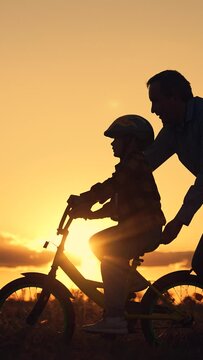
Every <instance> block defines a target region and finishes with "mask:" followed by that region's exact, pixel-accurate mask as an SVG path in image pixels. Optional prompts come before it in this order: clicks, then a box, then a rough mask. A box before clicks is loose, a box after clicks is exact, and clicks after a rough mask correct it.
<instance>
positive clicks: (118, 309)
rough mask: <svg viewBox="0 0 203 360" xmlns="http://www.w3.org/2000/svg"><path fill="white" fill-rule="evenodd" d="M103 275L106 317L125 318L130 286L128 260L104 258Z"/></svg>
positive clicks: (102, 262) (102, 264)
mask: <svg viewBox="0 0 203 360" xmlns="http://www.w3.org/2000/svg"><path fill="white" fill-rule="evenodd" d="M101 273H102V279H103V284H104V308H105V316H108V317H114V316H116V317H124V311H125V302H126V297H127V294H128V286H129V285H128V277H129V262H128V260H127V259H122V258H112V257H104V258H103V259H102V261H101Z"/></svg>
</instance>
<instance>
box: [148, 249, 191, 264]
mask: <svg viewBox="0 0 203 360" xmlns="http://www.w3.org/2000/svg"><path fill="white" fill-rule="evenodd" d="M192 256H193V251H177V252H160V251H155V252H152V253H147V254H145V256H144V263H143V266H168V265H171V264H177V263H179V264H181V267H183V268H189V267H190V266H191V260H192Z"/></svg>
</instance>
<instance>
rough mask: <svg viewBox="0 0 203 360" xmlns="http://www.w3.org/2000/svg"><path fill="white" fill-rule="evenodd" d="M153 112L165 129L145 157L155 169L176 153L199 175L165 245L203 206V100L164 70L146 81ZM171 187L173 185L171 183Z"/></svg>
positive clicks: (165, 233) (169, 228) (173, 73)
mask: <svg viewBox="0 0 203 360" xmlns="http://www.w3.org/2000/svg"><path fill="white" fill-rule="evenodd" d="M147 87H148V90H149V99H150V101H151V104H152V106H151V112H152V113H155V114H156V115H157V116H158V117H159V118H160V120H161V121H162V123H163V128H162V129H161V131H160V132H159V134H158V136H157V137H156V139H155V141H154V143H153V145H151V146H150V148H148V149H147V151H146V156H147V158H148V160H149V162H150V164H151V166H152V169H153V170H155V169H156V168H158V167H159V166H160V165H161V164H163V163H164V162H165V161H166V160H167V159H169V158H170V157H171V156H172V155H173V154H177V156H178V158H179V160H180V161H181V163H182V164H183V165H184V166H185V167H186V168H187V169H188V170H189V171H190V172H191V173H192V174H193V175H195V176H196V179H195V182H194V184H193V185H192V186H191V187H190V188H189V190H188V192H187V194H186V195H185V198H184V201H183V205H182V206H181V208H180V210H179V211H178V213H177V214H176V216H175V217H174V219H173V220H171V221H170V222H169V223H168V224H167V225H166V226H165V228H164V231H163V243H165V244H167V243H170V242H171V241H172V240H174V239H175V238H176V236H177V235H178V233H179V232H180V230H181V228H182V226H183V225H187V226H188V225H189V224H190V222H191V220H192V218H193V216H194V214H195V213H196V212H197V210H198V209H199V208H200V207H201V205H202V203H203V98H200V97H194V96H193V93H192V89H191V86H190V83H189V82H188V81H187V80H186V79H185V77H184V76H183V75H181V74H180V73H179V72H177V71H175V70H165V71H162V72H160V73H158V74H156V75H154V76H153V77H151V78H150V79H149V80H148V81H147ZM169 186H170V184H169Z"/></svg>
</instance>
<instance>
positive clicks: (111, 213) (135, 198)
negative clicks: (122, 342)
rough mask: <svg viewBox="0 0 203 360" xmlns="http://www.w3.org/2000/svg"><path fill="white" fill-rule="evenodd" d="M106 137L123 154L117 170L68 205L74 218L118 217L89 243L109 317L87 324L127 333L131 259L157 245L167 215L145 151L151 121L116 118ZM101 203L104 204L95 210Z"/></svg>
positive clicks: (97, 330)
mask: <svg viewBox="0 0 203 360" xmlns="http://www.w3.org/2000/svg"><path fill="white" fill-rule="evenodd" d="M104 135H105V136H108V137H111V138H113V139H114V140H113V142H112V144H111V145H112V148H113V152H114V156H115V157H118V158H120V162H119V164H117V165H116V167H115V172H114V173H113V174H112V176H111V177H110V178H109V179H107V180H106V181H104V182H103V183H97V184H96V185H94V186H92V187H91V189H90V190H89V191H87V192H85V193H82V194H81V195H80V196H76V195H71V196H70V198H69V200H68V203H69V205H70V206H71V207H72V209H71V211H70V216H72V217H74V218H78V217H82V218H88V219H96V218H104V217H109V218H111V219H113V220H115V221H117V225H115V226H112V227H110V228H107V229H105V230H103V231H100V232H98V233H96V234H95V235H93V236H92V237H91V238H90V246H91V248H92V250H93V252H94V254H95V255H96V256H97V258H98V259H99V260H100V261H101V274H102V279H103V283H104V302H105V303H104V305H105V312H104V314H105V315H104V318H103V319H102V320H100V321H99V322H97V323H96V324H91V325H86V326H84V327H83V328H84V330H85V331H88V332H92V333H115V334H126V333H127V332H128V330H127V321H126V320H125V302H126V297H127V291H128V289H127V286H128V281H127V280H128V276H129V260H130V259H132V258H137V257H139V256H140V255H143V254H144V253H145V252H149V251H153V250H155V249H156V248H157V247H158V246H159V244H160V242H161V234H162V226H163V225H164V224H165V217H164V215H163V212H162V210H161V204H160V196H159V193H158V190H157V187H156V184H155V181H154V178H153V175H152V172H151V169H150V167H149V165H148V163H147V161H146V160H145V158H144V155H143V151H144V150H145V149H146V147H147V146H148V145H150V144H151V143H152V142H153V140H154V133H153V129H152V127H151V125H150V123H149V122H148V121H147V120H145V119H144V118H142V117H141V116H138V115H124V116H121V117H119V118H118V119H116V120H115V121H114V122H113V123H112V124H111V126H110V127H109V128H108V129H107V130H106V131H105V133H104ZM97 202H99V203H101V204H104V205H103V206H102V207H101V208H100V209H99V210H96V211H94V212H93V211H91V207H92V206H93V205H94V204H95V203H97ZM135 280H136V279H135ZM135 290H136V289H135Z"/></svg>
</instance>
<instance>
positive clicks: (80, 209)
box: [69, 202, 92, 220]
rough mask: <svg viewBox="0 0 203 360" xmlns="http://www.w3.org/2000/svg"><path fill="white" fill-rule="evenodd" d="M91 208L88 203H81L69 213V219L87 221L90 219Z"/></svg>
mask: <svg viewBox="0 0 203 360" xmlns="http://www.w3.org/2000/svg"><path fill="white" fill-rule="evenodd" d="M90 209H91V206H90V204H89V203H84V202H82V203H81V204H77V205H75V206H74V207H72V209H71V210H70V212H69V215H70V217H72V218H74V219H77V218H83V219H85V220H86V219H88V218H91V213H92V212H91V210H90Z"/></svg>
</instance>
